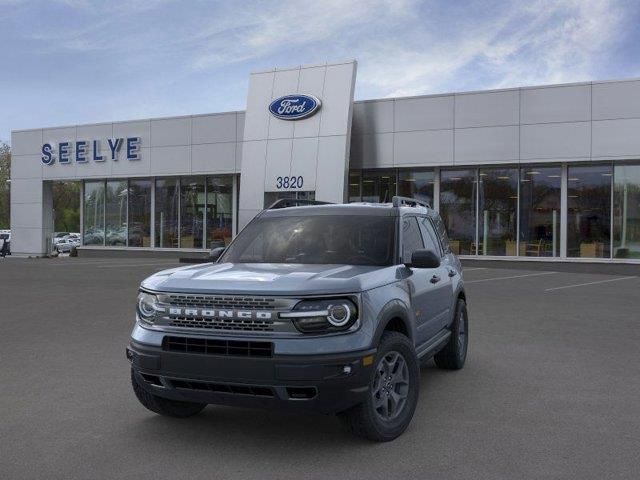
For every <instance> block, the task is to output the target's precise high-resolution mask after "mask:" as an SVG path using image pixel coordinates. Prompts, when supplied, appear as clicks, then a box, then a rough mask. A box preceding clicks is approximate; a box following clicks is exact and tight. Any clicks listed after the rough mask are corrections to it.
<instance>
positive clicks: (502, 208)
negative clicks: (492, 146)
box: [472, 168, 518, 256]
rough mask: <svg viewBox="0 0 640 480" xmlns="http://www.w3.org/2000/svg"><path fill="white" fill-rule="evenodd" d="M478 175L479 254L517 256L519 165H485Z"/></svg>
mask: <svg viewBox="0 0 640 480" xmlns="http://www.w3.org/2000/svg"><path fill="white" fill-rule="evenodd" d="M478 177H479V182H480V189H479V203H480V205H479V217H478V222H479V223H480V225H479V228H478V248H477V250H478V254H480V255H499V256H502V255H508V256H515V255H517V249H516V236H517V234H516V229H517V224H516V222H517V218H518V169H517V168H483V169H480V171H479V174H478ZM475 250H476V248H472V251H475ZM474 253H475V252H474Z"/></svg>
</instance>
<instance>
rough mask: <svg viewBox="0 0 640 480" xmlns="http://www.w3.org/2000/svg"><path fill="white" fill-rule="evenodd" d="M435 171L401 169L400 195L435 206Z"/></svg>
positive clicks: (399, 177) (399, 180) (399, 178)
mask: <svg viewBox="0 0 640 480" xmlns="http://www.w3.org/2000/svg"><path fill="white" fill-rule="evenodd" d="M433 183H434V173H433V171H428V170H427V171H415V170H400V173H399V176H398V195H401V196H403V197H410V198H415V199H417V200H422V201H423V202H427V203H428V204H429V205H430V206H431V207H433Z"/></svg>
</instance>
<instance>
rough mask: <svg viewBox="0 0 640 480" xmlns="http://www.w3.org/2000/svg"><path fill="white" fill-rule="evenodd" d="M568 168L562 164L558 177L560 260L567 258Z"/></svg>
mask: <svg viewBox="0 0 640 480" xmlns="http://www.w3.org/2000/svg"><path fill="white" fill-rule="evenodd" d="M568 170H569V169H568V168H567V164H566V163H564V164H562V172H561V176H560V258H567V220H568V218H569V217H568V211H569V210H568V207H569V205H568V200H569V198H568V196H567V195H568Z"/></svg>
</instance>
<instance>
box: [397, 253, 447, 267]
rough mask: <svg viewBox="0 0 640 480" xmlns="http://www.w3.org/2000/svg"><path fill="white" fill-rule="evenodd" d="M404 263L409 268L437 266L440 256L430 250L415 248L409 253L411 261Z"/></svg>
mask: <svg viewBox="0 0 640 480" xmlns="http://www.w3.org/2000/svg"><path fill="white" fill-rule="evenodd" d="M405 265H407V267H410V268H438V267H439V266H440V256H439V255H437V254H436V253H435V252H434V251H432V250H426V249H421V250H415V251H414V252H413V254H412V255H411V263H410V264H405Z"/></svg>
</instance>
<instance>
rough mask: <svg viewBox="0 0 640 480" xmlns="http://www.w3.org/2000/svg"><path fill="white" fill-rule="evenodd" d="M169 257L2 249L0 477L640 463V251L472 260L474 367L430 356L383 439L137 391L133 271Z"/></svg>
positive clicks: (444, 475)
mask: <svg viewBox="0 0 640 480" xmlns="http://www.w3.org/2000/svg"><path fill="white" fill-rule="evenodd" d="M174 265H176V264H175V263H173V262H171V261H170V260H162V259H149V258H146V259H135V258H127V259H118V260H113V259H83V258H60V259H48V260H47V259H33V260H31V259H15V258H14V259H5V260H2V259H0V326H1V331H0V412H1V413H0V478H6V479H23V478H29V479H32V478H33V479H35V478H46V479H67V480H68V479H76V478H77V479H103V478H104V479H106V478H141V479H146V478H149V479H163V478H172V479H176V478H209V479H211V478H247V479H270V478H273V479H287V478H311V479H328V478H332V479H350V478H354V479H355V478H369V479H374V478H402V479H410V478H416V479H417V478H420V479H427V478H437V479H457V480H459V479H492V480H495V479H509V480H513V479H547V478H549V479H564V478H567V479H569V478H571V479H581V480H582V479H598V480H602V479H613V478H620V479H631V478H638V472H640V458H639V456H638V452H639V451H640V267H639V268H638V271H637V272H632V273H630V274H626V275H608V274H602V273H597V272H596V271H594V272H592V273H575V272H573V273H572V272H563V271H548V270H547V271H540V270H526V269H522V270H514V269H512V268H510V269H502V268H500V269H498V268H488V267H471V268H468V269H467V270H466V272H465V280H466V282H467V294H468V303H469V311H470V350H469V357H468V360H467V366H466V367H465V369H463V370H462V371H459V372H453V373H452V372H443V371H440V370H437V369H436V368H435V367H434V365H433V364H432V363H429V364H427V365H426V366H425V367H424V368H423V369H422V378H421V392H420V402H419V405H418V409H417V411H416V414H415V416H414V419H413V422H412V424H411V426H410V427H409V430H408V431H407V432H406V433H405V434H404V435H403V436H402V437H400V438H399V439H397V440H396V441H394V442H392V443H388V444H373V443H369V442H366V441H363V440H359V439H357V438H354V437H352V436H351V435H350V434H349V433H347V432H346V431H344V430H343V429H342V428H341V425H340V424H339V422H338V421H337V420H336V419H334V418H333V417H324V416H298V415H293V414H287V413H285V412H274V411H260V410H245V409H239V408H228V407H211V406H210V407H208V408H207V409H206V410H205V411H204V412H203V413H202V414H201V415H198V416H196V417H193V418H190V419H186V420H175V419H169V418H162V417H159V416H155V415H154V414H152V413H150V412H148V411H146V410H145V409H144V408H143V407H142V406H141V405H139V404H138V402H137V400H136V399H135V397H134V396H133V393H132V392H131V388H130V384H129V367H128V364H127V362H126V360H125V355H124V347H125V345H126V343H127V339H128V335H129V332H130V329H131V326H132V323H133V311H134V304H135V296H136V287H137V285H138V283H139V281H140V280H141V279H143V278H144V277H145V276H147V275H149V274H150V273H153V272H155V271H157V270H161V269H164V268H168V267H171V266H174Z"/></svg>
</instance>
